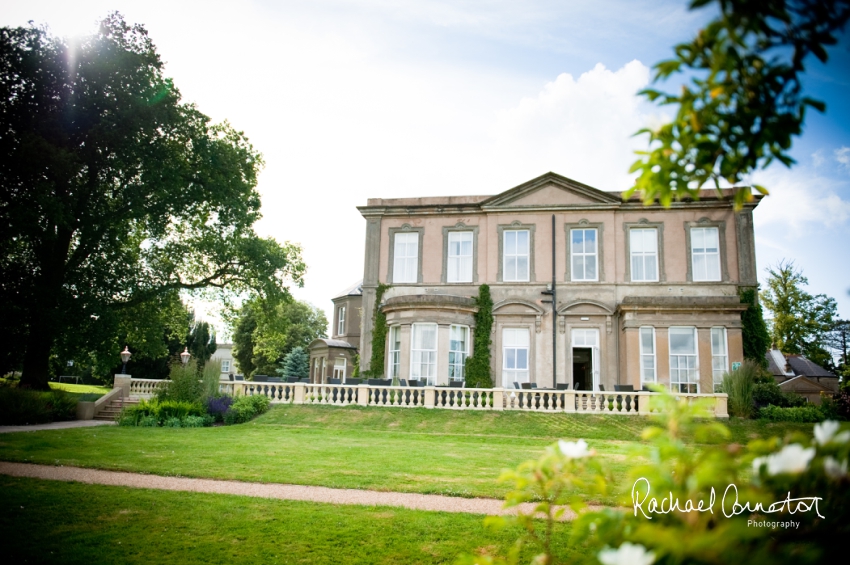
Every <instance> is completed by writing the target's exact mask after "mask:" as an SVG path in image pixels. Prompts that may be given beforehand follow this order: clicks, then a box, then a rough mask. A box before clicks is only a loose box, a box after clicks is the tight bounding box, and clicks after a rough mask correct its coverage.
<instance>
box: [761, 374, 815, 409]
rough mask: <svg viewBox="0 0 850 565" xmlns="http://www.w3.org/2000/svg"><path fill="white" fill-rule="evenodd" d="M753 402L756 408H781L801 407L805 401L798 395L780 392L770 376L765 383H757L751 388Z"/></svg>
mask: <svg viewBox="0 0 850 565" xmlns="http://www.w3.org/2000/svg"><path fill="white" fill-rule="evenodd" d="M753 402H754V403H755V404H756V406H767V405H770V404H772V405H773V406H779V407H782V408H785V407H791V406H803V405H804V404H805V403H806V399H805V398H803V397H802V396H800V395H799V394H793V393H790V392H782V389H780V388H779V385H778V384H776V380H774V378H773V377H772V376H771V377H770V380H769V381H767V382H757V383H756V384H755V386H754V387H753Z"/></svg>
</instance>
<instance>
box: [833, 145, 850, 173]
mask: <svg viewBox="0 0 850 565" xmlns="http://www.w3.org/2000/svg"><path fill="white" fill-rule="evenodd" d="M835 160H836V161H838V162H839V164H841V165H842V166H843V167H845V168H847V169H850V147H846V146H845V147H840V148H838V149H836V150H835Z"/></svg>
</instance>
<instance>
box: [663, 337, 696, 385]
mask: <svg viewBox="0 0 850 565" xmlns="http://www.w3.org/2000/svg"><path fill="white" fill-rule="evenodd" d="M668 333H669V337H670V388H671V389H672V390H673V391H674V392H688V393H698V392H699V370H698V369H697V368H698V367H699V360H698V359H697V329H696V328H670V330H669V332H668Z"/></svg>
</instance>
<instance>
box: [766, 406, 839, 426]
mask: <svg viewBox="0 0 850 565" xmlns="http://www.w3.org/2000/svg"><path fill="white" fill-rule="evenodd" d="M759 418H761V419H762V420H768V421H771V422H800V423H815V422H822V421H823V420H824V419H825V417H824V413H823V411H822V410H821V409H820V408H818V407H817V406H795V407H790V408H781V407H779V406H766V407H764V408H762V409H761V410H759Z"/></svg>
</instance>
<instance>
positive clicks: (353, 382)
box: [345, 377, 363, 385]
mask: <svg viewBox="0 0 850 565" xmlns="http://www.w3.org/2000/svg"><path fill="white" fill-rule="evenodd" d="M345 384H347V385H359V384H363V379H355V378H352V377H349V378H347V379H345Z"/></svg>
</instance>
